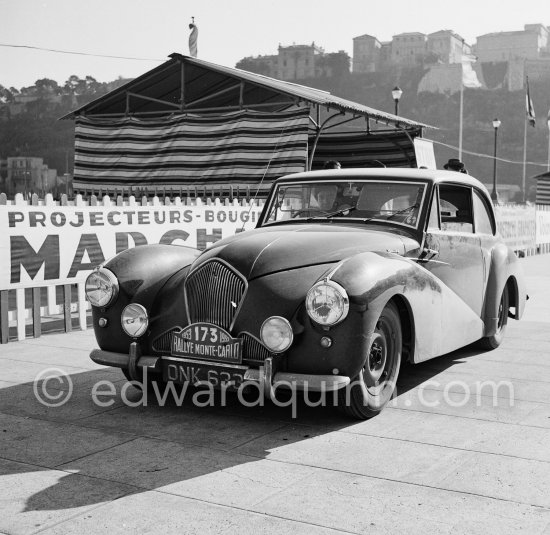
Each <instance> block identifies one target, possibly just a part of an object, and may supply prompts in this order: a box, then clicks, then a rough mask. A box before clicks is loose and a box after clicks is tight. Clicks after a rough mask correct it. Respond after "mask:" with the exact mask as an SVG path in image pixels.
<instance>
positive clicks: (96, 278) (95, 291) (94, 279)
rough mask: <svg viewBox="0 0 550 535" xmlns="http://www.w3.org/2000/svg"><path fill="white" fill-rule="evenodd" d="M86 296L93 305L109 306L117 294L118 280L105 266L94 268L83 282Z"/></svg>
mask: <svg viewBox="0 0 550 535" xmlns="http://www.w3.org/2000/svg"><path fill="white" fill-rule="evenodd" d="M85 291H86V297H87V298H88V301H90V303H91V304H92V306H94V307H106V306H109V305H110V304H111V303H112V302H113V301H114V300H115V299H116V297H117V295H118V280H117V278H116V276H115V275H114V273H113V272H111V271H109V270H108V269H106V268H100V269H96V270H95V271H92V273H90V274H89V275H88V278H87V279H86V284H85Z"/></svg>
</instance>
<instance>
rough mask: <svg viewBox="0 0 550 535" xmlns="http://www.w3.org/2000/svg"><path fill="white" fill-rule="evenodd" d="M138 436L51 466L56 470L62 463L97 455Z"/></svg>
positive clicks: (132, 440)
mask: <svg viewBox="0 0 550 535" xmlns="http://www.w3.org/2000/svg"><path fill="white" fill-rule="evenodd" d="M138 438H139V437H131V438H128V440H125V441H124V442H119V443H118V444H114V445H112V446H108V447H106V448H103V449H100V450H96V451H93V452H90V453H87V454H86V455H81V456H80V457H75V458H74V459H70V460H68V461H64V462H62V463H59V464H55V465H53V468H54V469H55V470H57V469H58V468H59V467H60V466H63V465H64V464H69V463H74V462H76V461H81V460H82V459H86V458H87V457H92V456H93V455H97V454H98V453H104V452H106V451H109V450H112V449H113V448H117V447H118V446H123V445H125V444H129V443H130V442H135V441H136V440H138Z"/></svg>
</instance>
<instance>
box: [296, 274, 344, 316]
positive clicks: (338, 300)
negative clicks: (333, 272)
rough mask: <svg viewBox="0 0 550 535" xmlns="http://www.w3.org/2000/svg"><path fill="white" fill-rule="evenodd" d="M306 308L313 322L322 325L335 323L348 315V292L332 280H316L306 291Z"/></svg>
mask: <svg viewBox="0 0 550 535" xmlns="http://www.w3.org/2000/svg"><path fill="white" fill-rule="evenodd" d="M306 310H307V313H308V314H309V317H310V318H311V319H312V320H313V321H314V322H315V323H318V324H319V325H323V326H331V325H336V324H337V323H340V322H341V321H343V320H344V319H345V318H346V316H347V315H348V311H349V298H348V294H347V292H346V290H344V288H342V286H340V285H339V284H338V283H336V282H334V281H331V280H324V281H321V282H318V283H317V284H316V285H315V286H313V287H312V288H311V289H310V290H309V292H308V293H307V297H306Z"/></svg>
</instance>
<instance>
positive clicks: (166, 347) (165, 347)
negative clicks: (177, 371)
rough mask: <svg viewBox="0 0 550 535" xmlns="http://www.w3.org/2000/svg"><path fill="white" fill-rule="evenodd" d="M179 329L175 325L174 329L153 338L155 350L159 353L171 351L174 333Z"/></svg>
mask: <svg viewBox="0 0 550 535" xmlns="http://www.w3.org/2000/svg"><path fill="white" fill-rule="evenodd" d="M179 330H180V329H179V327H174V328H173V329H170V330H169V331H166V332H165V333H162V334H161V335H160V336H157V337H156V338H155V339H154V340H153V344H152V346H153V350H154V351H157V352H159V353H170V350H171V348H172V333H173V332H175V331H179Z"/></svg>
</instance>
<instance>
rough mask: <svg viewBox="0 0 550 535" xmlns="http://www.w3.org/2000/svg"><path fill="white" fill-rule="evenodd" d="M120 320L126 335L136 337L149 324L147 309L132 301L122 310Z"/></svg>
mask: <svg viewBox="0 0 550 535" xmlns="http://www.w3.org/2000/svg"><path fill="white" fill-rule="evenodd" d="M121 322H122V328H123V329H124V332H125V333H126V334H127V335H129V336H131V337H132V338H138V337H139V336H141V335H142V334H143V333H144V332H145V331H146V330H147V327H148V325H149V317H148V316H147V310H145V308H144V307H142V306H141V305H138V304H137V303H132V304H130V305H128V306H126V307H125V308H124V310H123V311H122V316H121Z"/></svg>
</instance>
